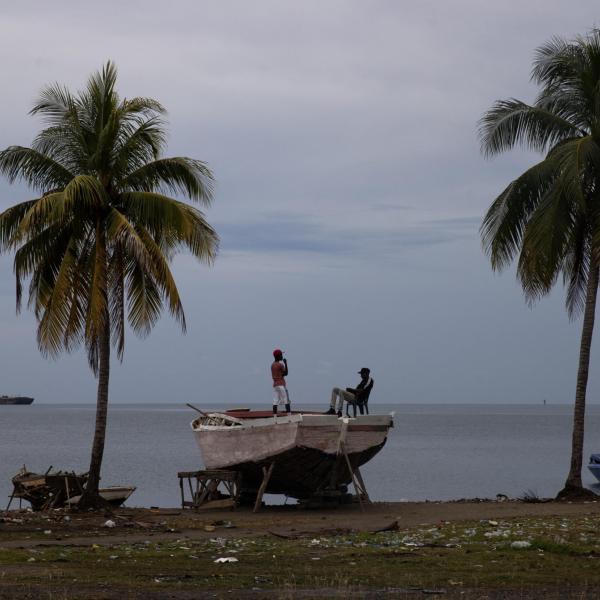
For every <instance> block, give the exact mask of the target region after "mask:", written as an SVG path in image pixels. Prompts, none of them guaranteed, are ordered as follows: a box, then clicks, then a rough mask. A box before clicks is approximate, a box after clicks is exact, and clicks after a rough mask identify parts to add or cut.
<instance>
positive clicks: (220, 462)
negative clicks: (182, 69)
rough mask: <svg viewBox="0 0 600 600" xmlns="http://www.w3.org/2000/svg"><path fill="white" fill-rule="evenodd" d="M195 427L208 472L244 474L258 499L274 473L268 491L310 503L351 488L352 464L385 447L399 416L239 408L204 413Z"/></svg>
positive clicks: (245, 484)
mask: <svg viewBox="0 0 600 600" xmlns="http://www.w3.org/2000/svg"><path fill="white" fill-rule="evenodd" d="M191 426H192V429H193V431H194V434H195V437H196V441H197V443H198V446H199V447H200V451H201V453H202V459H203V462H204V467H205V468H206V469H230V470H235V471H238V472H240V473H241V475H242V494H247V495H252V494H254V495H256V492H257V491H258V489H259V488H260V486H261V483H262V482H263V479H264V474H265V472H266V469H268V468H270V471H271V473H270V476H269V478H268V483H267V485H266V488H265V489H264V491H266V492H268V493H273V494H285V495H287V496H290V497H293V498H298V499H307V498H311V497H313V496H314V495H316V494H318V493H319V492H320V491H322V490H325V489H329V490H335V489H341V488H344V487H345V486H347V485H348V484H349V483H351V482H352V480H353V479H352V473H351V472H350V468H349V465H350V466H351V467H352V469H353V470H354V469H356V468H358V467H360V466H361V465H363V464H365V463H366V462H368V461H369V460H371V459H372V458H373V457H374V456H375V455H376V454H377V453H378V452H379V451H380V450H381V449H382V448H383V446H384V444H385V442H386V439H387V435H388V432H389V429H390V428H391V427H393V415H359V416H357V417H355V418H338V417H337V416H336V415H325V414H322V413H311V412H294V413H292V414H291V415H281V416H277V417H274V416H273V414H272V413H271V412H269V411H250V410H247V409H242V410H240V409H237V410H229V411H226V412H223V413H208V414H203V415H202V416H200V417H198V418H197V419H195V420H194V421H193V422H192V424H191ZM346 457H347V458H346Z"/></svg>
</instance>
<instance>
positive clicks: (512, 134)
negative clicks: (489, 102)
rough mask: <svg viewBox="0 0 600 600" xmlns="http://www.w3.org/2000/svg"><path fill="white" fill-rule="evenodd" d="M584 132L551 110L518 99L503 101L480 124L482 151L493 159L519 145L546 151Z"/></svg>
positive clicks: (487, 113)
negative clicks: (495, 155)
mask: <svg viewBox="0 0 600 600" xmlns="http://www.w3.org/2000/svg"><path fill="white" fill-rule="evenodd" d="M580 133H581V132H580V131H579V130H578V129H577V127H575V126H574V125H573V124H572V123H569V122H568V121H567V120H565V119H564V118H563V117H561V116H560V115H557V114H554V113H552V112H550V111H549V110H548V109H547V108H541V107H538V106H530V105H528V104H525V103H524V102H521V101H520V100H515V99H514V98H512V99H510V100H499V101H498V102H496V103H495V104H494V105H493V106H492V108H491V109H490V110H489V111H487V112H486V113H485V115H484V116H483V117H482V119H481V120H480V121H479V138H480V140H481V150H482V152H483V153H484V155H485V156H493V155H494V154H499V153H500V152H504V151H505V150H510V149H511V148H513V147H515V146H516V145H522V146H523V147H525V148H528V149H530V150H534V151H537V152H545V151H547V150H548V149H549V148H551V147H552V146H554V145H555V144H557V143H558V142H561V141H563V140H565V139H568V138H572V137H576V136H578V135H579V134H580Z"/></svg>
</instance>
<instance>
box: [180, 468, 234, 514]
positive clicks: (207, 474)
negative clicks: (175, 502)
mask: <svg viewBox="0 0 600 600" xmlns="http://www.w3.org/2000/svg"><path fill="white" fill-rule="evenodd" d="M177 477H179V489H180V491H181V508H186V507H187V508H194V509H196V510H198V509H202V510H205V509H211V508H235V507H236V506H237V504H238V501H239V496H240V487H241V486H240V481H241V477H240V473H239V472H238V471H227V470H216V469H213V470H204V471H181V472H179V473H177ZM184 480H187V488H188V489H189V492H190V495H191V500H186V493H185V491H186V490H185V488H186V485H185V484H184ZM219 486H222V487H223V488H224V491H225V492H226V493H225V494H224V493H222V492H221V491H220V490H219Z"/></svg>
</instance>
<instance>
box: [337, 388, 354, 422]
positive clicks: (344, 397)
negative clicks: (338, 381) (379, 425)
mask: <svg viewBox="0 0 600 600" xmlns="http://www.w3.org/2000/svg"><path fill="white" fill-rule="evenodd" d="M340 398H341V406H340V408H339V410H338V415H339V416H340V417H341V416H342V414H341V413H342V409H343V408H344V402H347V403H348V404H347V405H346V416H348V417H349V416H350V414H349V412H348V409H349V408H350V404H352V405H353V406H354V414H355V415H356V396H355V395H354V394H353V393H352V392H347V391H346V390H341V391H340Z"/></svg>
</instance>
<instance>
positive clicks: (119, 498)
mask: <svg viewBox="0 0 600 600" xmlns="http://www.w3.org/2000/svg"><path fill="white" fill-rule="evenodd" d="M136 489H137V488H136V487H135V486H133V485H111V486H110V487H105V488H100V489H99V490H98V493H99V494H100V497H101V498H104V500H106V501H107V502H108V503H109V504H110V505H112V506H121V504H123V502H125V500H127V498H129V496H131V494H133V492H135V490H136ZM80 497H81V496H73V498H71V499H70V500H69V501H67V502H66V503H65V504H67V506H70V505H73V504H77V503H78V502H79V498H80Z"/></svg>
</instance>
